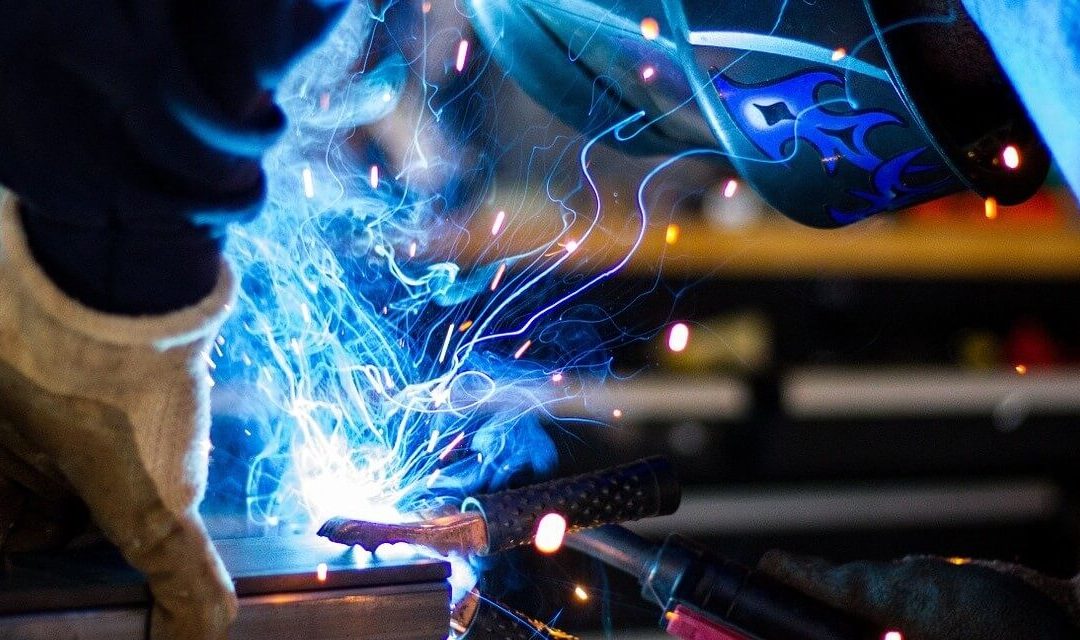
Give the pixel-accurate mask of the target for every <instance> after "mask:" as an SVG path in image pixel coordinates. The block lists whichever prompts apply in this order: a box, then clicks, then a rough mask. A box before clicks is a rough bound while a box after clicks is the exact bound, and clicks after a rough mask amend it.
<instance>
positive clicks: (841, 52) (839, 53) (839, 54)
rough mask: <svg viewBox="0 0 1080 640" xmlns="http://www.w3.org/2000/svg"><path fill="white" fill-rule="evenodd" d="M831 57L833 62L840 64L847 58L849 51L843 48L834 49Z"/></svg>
mask: <svg viewBox="0 0 1080 640" xmlns="http://www.w3.org/2000/svg"><path fill="white" fill-rule="evenodd" d="M831 57H832V61H833V62H839V61H841V60H843V59H844V58H846V57H847V49H845V48H843V47H837V48H835V49H833V52H832V56H831Z"/></svg>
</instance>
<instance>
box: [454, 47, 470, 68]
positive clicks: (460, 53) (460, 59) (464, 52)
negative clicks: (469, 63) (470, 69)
mask: <svg viewBox="0 0 1080 640" xmlns="http://www.w3.org/2000/svg"><path fill="white" fill-rule="evenodd" d="M468 55H469V41H468V40H466V39H464V38H462V40H461V42H459V43H458V47H457V61H456V62H455V63H454V68H455V69H457V72H458V73H461V72H462V71H463V70H464V69H465V58H466V57H467V56H468Z"/></svg>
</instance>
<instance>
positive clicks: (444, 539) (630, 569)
mask: <svg viewBox="0 0 1080 640" xmlns="http://www.w3.org/2000/svg"><path fill="white" fill-rule="evenodd" d="M680 497H681V489H680V486H679V483H678V480H677V479H676V477H675V474H674V471H673V469H672V467H671V464H670V462H668V461H667V460H666V459H665V458H662V457H653V458H646V459H644V460H640V461H638V462H633V463H630V464H626V465H622V466H619V467H613V468H611V469H605V470H601V471H597V472H593V473H587V474H583V475H579V476H574V477H570V478H561V479H556V480H552V481H549V482H544V483H540V484H536V485H530V486H525V487H521V488H519V489H512V490H508V491H500V492H496V493H491V494H484V495H477V496H473V497H470V498H468V499H466V500H465V501H464V502H463V503H462V507H461V510H460V511H458V512H454V513H450V514H444V515H440V516H438V517H434V518H430V519H427V520H421V521H417V522H407V523H400V524H383V523H375V522H365V521H360V520H350V519H346V518H333V519H331V520H328V521H327V522H326V523H325V524H324V525H323V526H322V528H321V529H320V530H319V535H321V536H324V537H326V538H329V539H330V540H332V541H334V542H338V543H342V544H347V545H360V546H363V547H364V548H366V549H368V550H372V551H373V550H374V549H376V548H377V547H378V546H379V545H381V544H392V543H397V542H405V543H410V544H416V545H421V546H424V547H427V548H429V549H432V550H433V551H435V552H437V553H439V554H440V555H443V556H449V555H451V554H457V555H460V556H463V557H464V556H469V555H491V554H494V553H498V552H500V551H505V550H508V549H511V548H514V547H519V546H523V545H527V544H531V543H534V542H535V543H537V546H540V538H541V537H542V535H545V534H544V532H543V531H542V529H543V528H544V525H543V524H542V523H543V522H545V521H547V520H550V517H551V516H552V515H553V514H554V515H555V516H556V520H557V521H558V523H559V527H560V529H561V531H560V532H559V535H558V536H557V537H558V538H559V539H560V541H561V540H565V544H566V546H569V547H571V548H574V549H577V550H579V551H582V552H584V553H586V554H588V555H590V556H592V557H594V558H597V559H599V560H601V561H602V562H604V563H606V564H609V565H611V566H612V567H614V568H616V569H619V570H621V571H624V572H626V573H629V574H631V575H633V576H634V577H636V578H637V579H638V581H639V582H640V583H641V585H642V595H643V596H644V597H645V598H646V599H647V600H650V601H653V602H657V603H658V604H660V606H661V607H662V608H663V610H664V617H663V620H662V624H663V625H664V627H665V628H666V629H667V631H668V632H669V633H670V634H671V635H674V636H676V637H680V638H685V639H688V640H691V639H692V640H743V639H750V638H761V639H763V640H881V639H882V638H887V637H892V636H887V635H886V632H885V631H883V630H880V629H878V628H877V627H875V626H873V625H871V624H869V623H868V622H866V621H863V620H862V619H861V618H856V617H853V616H852V615H851V614H850V613H848V612H845V611H842V610H840V609H836V608H833V607H831V606H829V605H827V604H825V603H823V602H820V601H818V600H816V599H814V598H812V597H811V596H808V595H806V594H804V593H802V592H800V591H798V590H796V589H793V588H791V587H789V586H787V585H785V584H783V583H781V582H778V581H776V580H774V579H772V578H770V577H769V576H766V575H764V574H760V573H755V572H753V571H751V570H749V569H748V568H746V567H743V566H741V565H739V564H737V563H734V562H731V561H728V560H726V559H723V558H721V557H719V556H717V555H715V554H713V553H712V552H710V551H709V550H707V549H705V548H704V547H701V546H700V545H697V544H695V543H693V542H691V541H689V540H687V539H684V538H682V537H680V536H677V535H672V536H669V537H668V539H667V540H666V541H665V543H664V544H663V545H662V546H660V547H656V546H654V545H652V544H651V543H650V542H648V541H646V540H645V539H643V538H641V537H639V536H637V535H635V534H634V533H632V532H630V531H628V530H627V529H625V528H623V527H619V526H616V525H615V524H614V523H619V522H627V521H631V520H639V519H642V518H648V517H654V516H660V515H667V514H670V513H673V512H674V511H675V510H676V509H677V508H678V505H679V501H680ZM564 534H565V537H563V535H564ZM451 628H452V630H453V631H454V634H455V635H456V637H459V638H465V639H466V640H488V639H495V638H498V639H500V640H507V639H518V638H520V639H521V640H526V639H528V638H556V639H562V638H567V637H569V636H567V635H566V634H564V633H563V632H561V631H558V630H556V629H552V628H551V627H549V626H547V625H545V624H543V623H541V622H539V621H535V620H532V619H530V618H528V617H527V616H524V615H522V614H519V613H517V612H513V611H511V610H509V609H507V608H505V607H503V606H502V605H500V604H498V603H496V602H494V601H491V600H489V599H486V598H484V597H483V596H481V595H480V594H479V593H478V592H475V591H473V592H471V593H469V594H468V595H467V596H466V598H465V599H464V600H463V601H462V602H459V603H458V604H457V605H455V607H454V610H453V613H452V618H451Z"/></svg>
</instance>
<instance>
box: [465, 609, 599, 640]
mask: <svg viewBox="0 0 1080 640" xmlns="http://www.w3.org/2000/svg"><path fill="white" fill-rule="evenodd" d="M464 640H578V639H577V638H576V637H574V636H572V635H570V634H568V633H565V632H563V631H559V630H558V629H554V628H552V627H549V626H547V625H546V624H544V623H543V622H540V621H537V620H533V619H532V618H529V617H528V616H523V615H521V614H519V613H517V612H514V611H511V610H509V609H505V608H502V607H501V606H500V605H497V604H492V603H490V602H487V601H481V602H480V606H479V608H478V609H477V611H476V617H475V618H473V621H472V624H470V625H469V630H468V632H467V633H466V634H465V636H464Z"/></svg>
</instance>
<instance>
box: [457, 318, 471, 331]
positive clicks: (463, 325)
mask: <svg viewBox="0 0 1080 640" xmlns="http://www.w3.org/2000/svg"><path fill="white" fill-rule="evenodd" d="M472 326H473V321H472V320H466V321H465V322H462V323H461V326H460V327H458V329H457V330H458V331H460V332H461V333H465V332H466V331H468V330H469V329H471V328H472Z"/></svg>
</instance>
